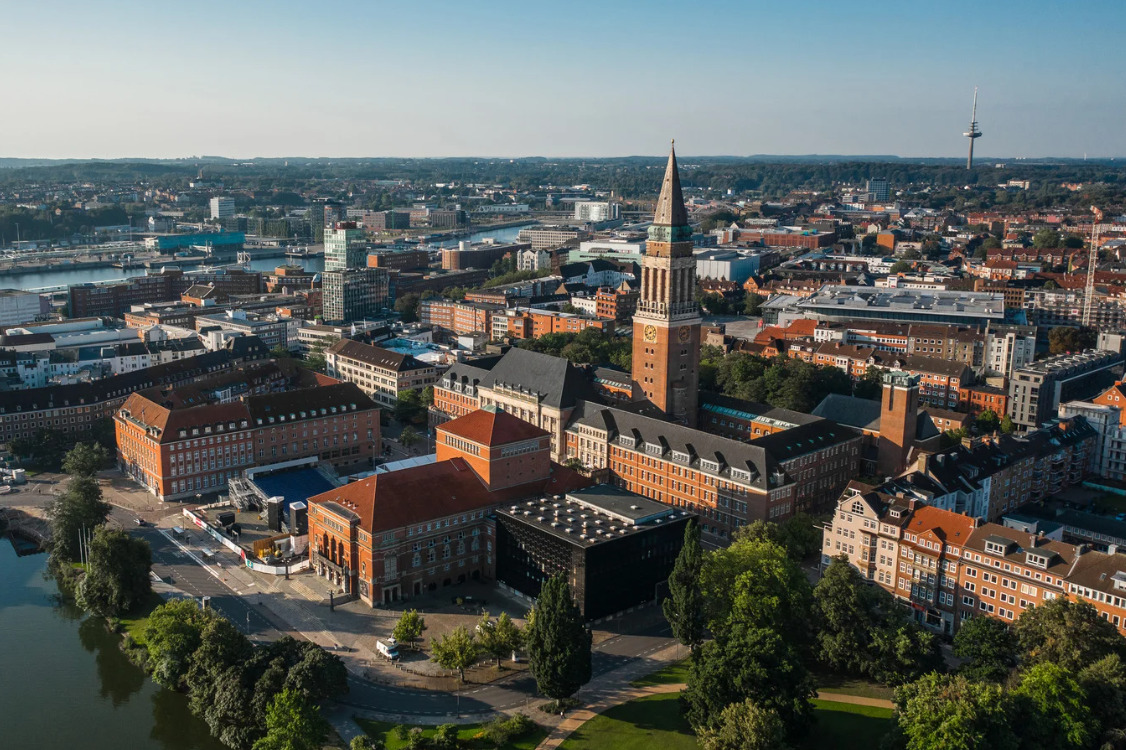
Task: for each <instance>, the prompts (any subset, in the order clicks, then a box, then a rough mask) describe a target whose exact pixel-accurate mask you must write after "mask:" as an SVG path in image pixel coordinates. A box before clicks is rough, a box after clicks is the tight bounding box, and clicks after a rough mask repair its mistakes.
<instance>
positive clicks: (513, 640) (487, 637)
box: [477, 612, 523, 669]
mask: <svg viewBox="0 0 1126 750" xmlns="http://www.w3.org/2000/svg"><path fill="white" fill-rule="evenodd" d="M522 640H523V633H521V632H520V628H518V627H516V623H514V622H513V621H512V618H511V617H509V616H508V613H507V612H501V613H500V617H498V618H497V621H496V622H495V623H494V622H492V621H491V620H490V619H489V615H488V613H486V614H484V615H481V622H479V623H478V624H477V642H478V643H479V644H480V645H481V650H482V651H484V652H485V653H487V654H490V655H491V656H493V657H494V658H496V660H497V668H498V669H499V668H500V662H501V659H504V658H505V657H508V656H511V655H512V654H513V652H515V651H516V650H517V649H519V648H520V644H521V642H522Z"/></svg>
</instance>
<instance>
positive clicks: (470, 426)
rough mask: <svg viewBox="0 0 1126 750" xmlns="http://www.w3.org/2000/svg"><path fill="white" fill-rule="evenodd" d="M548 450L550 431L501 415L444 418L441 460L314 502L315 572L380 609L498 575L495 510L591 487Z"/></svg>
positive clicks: (311, 502) (483, 412)
mask: <svg viewBox="0 0 1126 750" xmlns="http://www.w3.org/2000/svg"><path fill="white" fill-rule="evenodd" d="M550 444H551V439H550V435H549V434H548V433H547V432H546V431H544V430H541V429H539V428H538V427H534V426H532V425H530V424H528V423H527V422H524V421H523V420H520V419H518V418H517V417H514V416H512V415H509V414H506V413H504V412H503V411H499V410H480V411H475V412H473V413H471V414H468V415H466V416H464V417H461V418H459V419H454V420H452V421H450V422H446V423H445V424H443V425H441V426H439V427H438V428H437V451H438V460H437V462H436V463H433V464H428V465H424V466H416V467H413V468H408V469H401V470H399V471H393V472H389V473H386V474H377V475H375V476H372V477H368V478H367V479H363V480H361V481H359V482H353V483H351V484H348V485H345V486H344V487H340V488H338V489H334V490H331V491H329V492H325V493H323V494H320V495H316V496H314V497H312V498H310V499H309V505H310V509H309V554H310V558H311V561H312V566H313V570H314V571H315V572H316V573H317V575H320V576H323V577H325V578H328V579H329V580H331V581H332V582H333V583H334V584H336V585H337V586H339V587H340V589H341V590H342V591H343V592H345V593H355V594H357V595H358V596H359V597H360V599H361V600H363V601H364V602H366V603H368V604H369V605H372V606H376V605H379V604H388V603H391V602H394V601H399V600H401V599H410V598H413V597H417V596H421V595H423V594H424V593H426V592H430V591H434V590H436V589H438V588H439V587H444V586H450V585H455V584H458V583H464V582H465V581H471V580H473V581H475V580H491V579H493V578H494V576H495V566H496V558H495V549H494V547H495V539H496V533H495V526H494V522H493V520H492V518H491V517H490V511H492V510H493V509H495V508H496V507H497V506H499V505H501V504H502V503H511V502H514V501H517V500H524V499H529V498H538V497H542V496H544V495H559V494H563V493H566V492H568V491H570V490H573V489H577V488H580V487H584V486H586V485H588V484H589V480H587V479H586V478H584V477H582V476H581V475H579V474H577V473H575V472H573V471H571V470H570V469H566V468H564V467H562V466H559V465H558V464H553V463H551V460H550V455H549V454H550ZM423 498H425V502H422V501H421V499H423Z"/></svg>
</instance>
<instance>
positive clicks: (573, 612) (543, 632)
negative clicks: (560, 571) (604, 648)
mask: <svg viewBox="0 0 1126 750" xmlns="http://www.w3.org/2000/svg"><path fill="white" fill-rule="evenodd" d="M532 612H533V614H532V617H531V618H530V622H529V623H528V626H527V628H526V629H525V636H524V638H525V642H526V643H527V652H528V660H529V662H530V665H529V666H530V669H531V672H532V676H533V677H535V678H536V685H537V686H538V688H539V691H540V692H541V693H543V694H544V695H546V696H547V697H548V698H551V699H553V700H560V699H562V698H569V697H571V696H572V695H574V694H575V693H576V692H577V691H578V689H579V688H580V687H582V686H583V685H585V684H586V683H587V682H589V681H590V647H591V632H590V630H588V629H587V627H586V625H585V624H584V623H583V618H582V614H581V613H580V612H579V608H578V607H577V606H576V605H575V603H574V601H573V600H572V599H571V587H570V586H569V585H568V584H567V580H566V579H565V578H563V576H561V575H556V576H552V577H551V578H549V579H547V580H546V581H544V584H543V587H542V588H541V589H540V595H539V598H538V599H537V600H536V606H535V607H534V608H533V610H532Z"/></svg>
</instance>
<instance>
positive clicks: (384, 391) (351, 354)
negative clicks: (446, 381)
mask: <svg viewBox="0 0 1126 750" xmlns="http://www.w3.org/2000/svg"><path fill="white" fill-rule="evenodd" d="M324 356H325V364H326V369H325V372H326V373H327V374H328V376H329V377H333V378H337V379H338V380H344V381H346V382H349V383H355V384H356V385H358V386H359V387H360V389H361V390H363V392H364V393H366V394H367V395H369V396H371V398H372V400H373V401H375V402H376V403H377V404H379V405H380V406H382V407H385V408H392V407H394V406H395V403H396V401H397V400H398V398H399V394H401V393H403V392H404V391H416V390H421V389H423V388H425V387H426V386H428V385H433V384H434V383H435V382H436V381H437V380H438V368H437V367H435V366H434V365H431V364H427V363H425V362H422V361H421V360H418V359H416V358H415V357H413V356H411V355H410V354H404V353H402V352H392V351H389V350H387V349H382V348H380V347H378V346H371V345H370V344H363V343H360V342H359V341H352V340H350V339H341V340H340V341H337V342H336V343H335V344H333V345H332V346H330V347H329V348H327V349H325V353H324Z"/></svg>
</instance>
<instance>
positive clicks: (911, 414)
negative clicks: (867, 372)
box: [876, 371, 919, 477]
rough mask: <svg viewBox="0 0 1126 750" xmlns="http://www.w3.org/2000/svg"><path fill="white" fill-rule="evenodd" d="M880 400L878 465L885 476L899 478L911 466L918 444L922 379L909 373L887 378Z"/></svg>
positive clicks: (887, 376)
mask: <svg viewBox="0 0 1126 750" xmlns="http://www.w3.org/2000/svg"><path fill="white" fill-rule="evenodd" d="M883 381H884V390H883V394H882V395H881V397H880V444H879V450H878V453H877V456H876V466H877V470H878V471H879V473H880V476H881V477H889V476H896V475H898V474H899V473H900V472H901V471H903V470H904V469H905V468H906V467H907V458H908V455H909V454H910V453H911V448H912V446H914V444H915V430H916V425H917V423H918V419H919V417H918V411H919V377H918V376H917V375H909V374H907V373H905V372H899V371H895V372H889V373H885V374H884V376H883Z"/></svg>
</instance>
